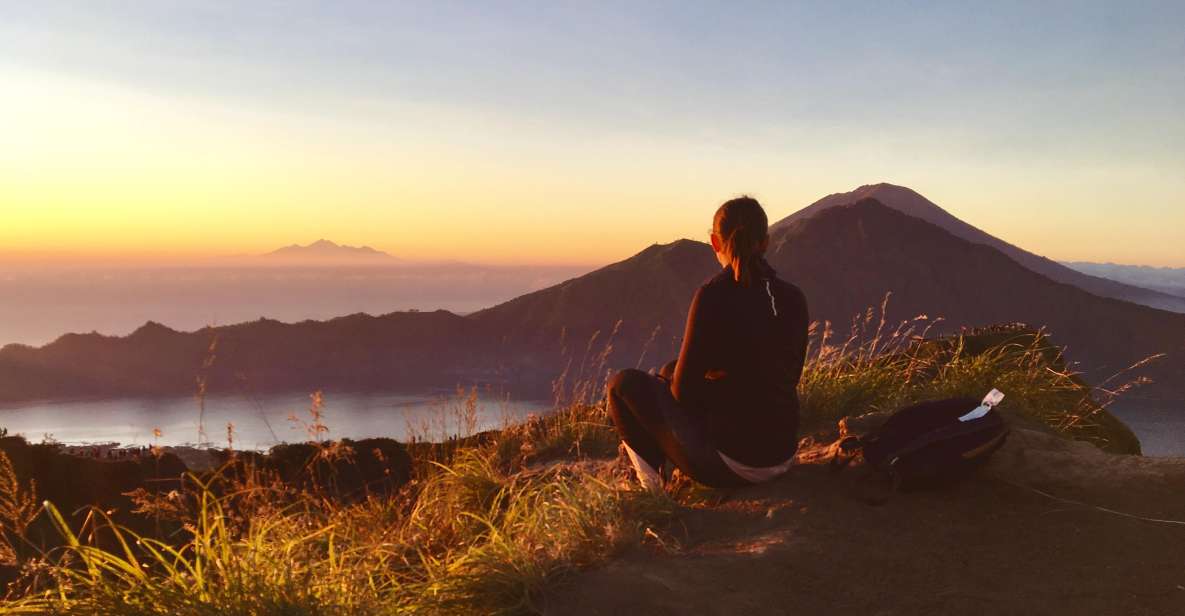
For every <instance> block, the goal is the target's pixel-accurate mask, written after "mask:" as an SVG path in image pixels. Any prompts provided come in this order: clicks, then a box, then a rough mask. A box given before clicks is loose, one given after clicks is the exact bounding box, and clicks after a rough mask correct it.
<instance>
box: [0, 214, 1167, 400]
mask: <svg viewBox="0 0 1185 616" xmlns="http://www.w3.org/2000/svg"><path fill="white" fill-rule="evenodd" d="M768 258H769V260H770V262H771V264H772V265H773V266H774V267H775V268H776V269H777V270H778V272H779V274H780V275H781V276H782V277H783V278H785V279H787V280H790V281H792V282H795V283H796V284H798V285H799V286H800V287H801V288H802V289H803V291H804V292H805V293H806V296H807V298H808V301H809V304H810V310H811V317H812V318H813V319H815V320H819V321H823V320H828V321H831V322H833V323H835V324H836V329H838V330H839V331H840V332H843V331H844V330H845V329H846V327H845V326H846V324H848V323H849V322H851V320H852V318H853V316H854V315H857V314H862V313H863V312H864V311H865V310H866V309H867V308H869V307H873V306H879V305H880V304H881V301H882V299H883V298H884V296H885V294H886V293H890V292H891V293H892V299H891V301H890V302H889V304H888V318H889V320H890V322H895V321H901V320H906V319H912V318H913V317H915V316H917V315H919V314H927V315H929V316H930V317H942V318H943V319H944V323H945V324H946V325H945V328H944V329H942V330H940V333H941V332H952V331H958V330H959V329H960V328H961V327H963V326H967V327H976V326H990V325H994V324H1000V323H1014V322H1018V321H1019V322H1024V323H1027V324H1028V325H1030V326H1034V327H1046V328H1047V329H1048V330H1049V332H1050V334H1051V335H1052V336H1053V340H1054V341H1055V342H1056V343H1058V344H1062V345H1066V346H1067V347H1068V356H1069V358H1070V359H1071V360H1073V361H1077V362H1079V364H1080V367H1081V369H1082V370H1083V371H1084V373H1085V375H1086V376H1087V378H1088V379H1089V380H1091V381H1093V382H1095V383H1099V382H1102V381H1104V380H1105V379H1106V378H1107V377H1110V376H1111V375H1112V374H1115V373H1116V372H1119V371H1121V370H1122V369H1124V368H1126V367H1128V366H1130V365H1132V364H1134V363H1136V362H1137V361H1139V360H1141V359H1143V358H1145V357H1148V356H1150V355H1153V354H1157V353H1167V354H1168V357H1167V358H1166V359H1165V360H1163V361H1161V362H1158V363H1156V364H1154V365H1153V366H1151V367H1150V368H1149V369H1147V370H1146V371H1145V372H1143V373H1142V374H1145V375H1147V376H1150V377H1151V378H1153V379H1154V380H1155V381H1156V384H1155V385H1154V386H1151V387H1148V388H1144V389H1142V390H1141V394H1142V395H1148V396H1157V397H1161V398H1169V397H1173V398H1176V399H1182V398H1185V315H1182V314H1177V313H1173V312H1168V311H1163V310H1157V309H1154V308H1150V307H1147V306H1142V305H1137V304H1133V303H1130V302H1125V301H1121V300H1118V299H1113V298H1109V297H1100V296H1098V295H1095V294H1093V293H1089V292H1087V291H1085V290H1083V289H1080V288H1078V287H1076V286H1074V285H1070V284H1065V283H1062V282H1058V281H1055V280H1052V279H1050V278H1048V277H1046V276H1043V275H1041V274H1039V273H1037V272H1034V271H1032V270H1031V269H1028V268H1026V267H1024V266H1023V265H1021V264H1020V263H1018V262H1017V261H1015V260H1014V259H1012V258H1011V257H1009V256H1008V255H1006V254H1005V253H1003V252H1001V251H1000V250H998V249H996V248H994V247H992V246H989V245H986V244H983V243H977V242H971V241H967V240H965V239H963V238H960V237H958V236H956V235H954V234H952V233H950V232H948V231H947V230H945V229H944V228H942V227H940V226H937V225H935V224H932V223H930V222H927V221H925V220H923V219H921V218H917V217H914V216H909V215H906V214H905V213H903V212H901V211H899V210H897V209H894V208H890V207H887V206H885V205H883V204H881V203H879V202H878V201H876V200H874V199H863V200H860V201H858V202H856V203H854V204H850V205H837V206H833V207H827V208H823V209H821V210H820V211H818V212H817V213H815V214H814V215H812V216H805V217H800V218H798V219H796V220H792V221H789V222H788V223H785V224H779V225H778V226H777V228H776V229H774V231H773V232H772V234H771V244H770V249H769V253H768ZM717 271H719V265H718V264H717V263H716V261H715V258H714V255H713V254H712V251H711V248H710V247H708V246H707V245H705V244H702V243H700V242H693V241H690V240H680V241H677V242H674V243H671V244H665V245H653V246H650V247H649V248H647V249H645V250H643V251H642V252H640V253H638V254H637V255H634V256H633V257H631V258H629V259H626V260H624V261H621V262H619V263H615V264H612V265H609V266H607V267H603V268H601V269H598V270H596V271H593V272H590V273H588V274H585V275H583V276H579V277H576V278H572V279H570V280H567V281H565V282H562V283H560V284H557V285H553V286H551V287H548V288H545V289H542V290H540V291H536V292H534V293H529V294H527V295H523V296H521V297H518V298H516V299H514V300H511V301H508V302H505V303H503V304H499V305H497V306H494V307H491V308H488V309H485V310H482V311H479V312H476V313H473V314H471V315H468V316H465V317H462V316H458V315H455V314H452V313H449V312H445V311H437V312H431V313H416V312H398V313H392V314H388V315H383V316H379V317H373V316H368V315H361V314H359V315H352V316H348V317H341V318H338V319H332V320H329V321H323V322H320V321H305V322H301V323H293V324H286V323H280V322H278V321H272V320H259V321H253V322H250V323H242V324H239V325H233V326H227V327H218V328H205V329H202V330H198V331H195V332H189V333H185V332H177V331H173V330H171V329H169V328H166V327H164V326H160V325H156V324H148V325H145V326H144V327H142V328H140V329H139V330H137V331H136V332H135V333H133V334H132V335H130V336H127V337H123V338H116V337H106V336H100V335H97V334H84V335H78V334H70V335H66V336H63V337H61V338H59V339H58V340H57V341H55V342H53V343H51V344H49V345H46V346H44V347H41V348H32V347H27V346H21V345H9V346H7V347H4V348H3V349H0V401H18V400H28V399H32V398H40V397H67V396H114V395H133V394H163V393H174V394H185V393H190V392H192V391H193V388H194V377H195V376H196V375H199V374H202V373H203V372H205V373H207V375H208V378H209V384H210V391H211V392H214V393H217V392H220V391H221V392H228V391H236V390H238V389H240V388H242V387H249V388H251V389H253V390H257V391H264V390H284V389H288V390H306V391H307V390H313V389H317V388H326V389H335V388H336V389H347V388H349V389H400V388H405V389H423V388H425V387H433V386H450V385H453V384H456V383H471V382H482V383H497V384H501V385H504V386H506V387H507V388H508V390H509V391H510V392H511V393H513V394H514V395H516V396H533V395H546V393H547V391H548V387H547V386H548V385H549V384H550V383H551V380H552V379H554V378H556V377H557V376H559V375H561V374H566V375H567V378H568V379H569V380H573V379H574V380H581V379H590V378H591V380H595V379H596V378H597V377H599V376H602V375H604V374H605V372H606V371H608V370H610V369H616V368H623V367H632V366H638V365H640V366H642V367H644V368H646V367H652V366H657V365H660V364H662V363H664V362H665V361H667V360H669V359H672V358H673V357H674V356H675V353H676V352H677V350H678V343H679V340H680V339H681V337H682V328H683V321H684V319H685V318H686V314H687V308H688V305H689V303H690V300H691V296H692V294H693V292H694V290H695V288H696V287H697V286H698V285H699V284H701V283H702V282H703V281H705V280H706V279H707V278H709V277H710V276H712V275H713V274H715V273H716V272H717ZM214 340H216V341H217V344H216V348H215V349H214V351H213V353H212V355H213V356H214V358H215V359H214V361H213V364H212V365H211V367H210V368H209V369H203V368H202V366H203V363H204V361H205V360H206V358H208V357H210V356H211V352H210V351H209V347H210V344H211V341H214Z"/></svg>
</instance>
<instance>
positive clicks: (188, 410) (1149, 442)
mask: <svg viewBox="0 0 1185 616" xmlns="http://www.w3.org/2000/svg"><path fill="white" fill-rule="evenodd" d="M309 405H310V400H309V397H308V395H307V394H280V395H270V396H263V397H259V398H256V399H254V400H250V399H247V398H244V397H242V396H212V397H210V398H208V399H207V400H206V410H205V416H204V425H205V431H206V441H207V442H210V443H212V444H214V445H216V446H218V445H225V444H226V425H227V423H228V422H231V423H233V424H234V439H235V446H236V447H238V448H240V449H263V448H267V447H270V446H272V445H274V444H276V443H277V442H300V441H305V440H308V438H309V436H308V434H309V433H308V426H309V424H311V423H312V418H311V416H310V414H309ZM462 407H463V401H462V399H461V398H460V397H458V396H456V395H455V394H393V393H378V394H361V393H338V394H333V393H329V394H326V395H325V398H324V407H323V408H322V422H323V423H324V424H325V425H326V426H328V428H329V432H328V433H327V435H328V437H329V438H355V439H357V438H366V437H372V436H386V437H390V438H395V439H401V440H405V439H407V438H408V437H409V436H411V435H413V434H414V435H416V436H419V437H425V436H426V437H427V438H431V439H434V440H440V439H441V438H442V437H447V436H449V435H451V434H456V433H464V432H466V431H467V430H466V427H465V426H464V425H462V424H463V422H460V421H458V418H457V416H458V414H460V413H459V411H461V410H462ZM551 408H552V405H551V404H550V403H548V402H545V401H507V400H505V399H501V398H497V397H494V396H487V397H479V398H478V400H477V414H476V428H477V429H478V430H483V429H488V428H496V427H499V426H501V425H504V424H505V423H507V422H510V421H515V420H519V419H522V418H524V417H526V416H527V415H528V414H531V413H535V414H542V413H545V412H547V411H549V410H551ZM1112 411H1113V412H1114V413H1115V415H1116V416H1117V417H1119V418H1120V419H1121V420H1123V421H1124V422H1125V423H1127V425H1128V426H1130V427H1131V428H1132V430H1133V431H1134V432H1135V433H1136V436H1138V437H1139V439H1140V443H1141V445H1142V447H1143V450H1144V454H1145V455H1154V456H1185V407H1183V408H1177V406H1176V405H1172V404H1149V403H1142V402H1137V401H1127V402H1119V403H1117V404H1116V405H1115V406H1113V407H1112ZM198 424H199V407H198V404H197V402H196V401H195V400H194V398H193V397H191V396H184V397H174V398H121V399H115V400H89V401H72V402H43V403H34V404H29V405H21V406H10V407H0V427H4V428H7V429H8V431H9V433H10V434H23V435H24V436H25V437H26V438H28V439H29V440H30V441H33V442H39V441H41V440H43V439H45V438H47V437H48V438H52V439H54V440H57V441H60V442H63V443H67V444H82V443H103V442H118V443H122V444H125V445H149V444H152V443H153V442H157V443H159V444H161V445H185V444H194V443H197V442H199V436H198ZM153 429H159V430H160V431H161V436H160V438H159V439H156V438H154V436H153Z"/></svg>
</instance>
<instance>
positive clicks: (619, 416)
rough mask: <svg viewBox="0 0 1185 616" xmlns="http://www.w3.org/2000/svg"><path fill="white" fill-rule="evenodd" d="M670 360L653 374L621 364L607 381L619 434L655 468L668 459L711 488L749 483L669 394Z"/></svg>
mask: <svg viewBox="0 0 1185 616" xmlns="http://www.w3.org/2000/svg"><path fill="white" fill-rule="evenodd" d="M673 364H674V362H671V363H669V364H667V365H666V366H664V367H663V369H662V370H661V371H660V372H659V375H658V376H654V375H651V374H647V373H645V372H642V371H641V370H622V371H621V372H618V373H617V375H616V376H614V377H613V380H611V381H610V382H609V416H610V417H612V418H613V424H614V425H615V426H617V433H618V434H619V435H621V440H623V441H625V443H626V445H629V447H630V449H633V450H634V453H636V454H638V456H639V457H641V458H642V459H643V460H645V461H646V462H647V463H648V464H650V466H652V467H654V468H655V469H656V470H657V469H660V468H662V466H663V463H664V462H666V461H668V460H669V461H671V462H673V463H674V464H675V466H676V467H678V468H679V470H681V471H683V473H685V474H687V475H688V476H690V477H691V478H692V479H694V480H696V481H698V482H700V483H702V484H704V485H708V486H712V487H715V488H731V487H739V486H746V485H751V484H750V483H749V482H748V481H746V480H744V479H742V478H741V477H739V476H738V475H737V474H736V473H734V472H732V469H731V468H729V467H728V465H726V464H725V463H724V460H722V459H721V458H720V454H719V453H718V452H717V449H716V445H715V442H714V441H713V439H712V437H711V434H710V431H709V430H708V429H707V426H706V425H705V424H704V421H703V420H702V418H700V417H699V416H697V415H695V414H694V413H689V412H688V411H687V410H685V409H683V408H682V407H680V406H679V402H678V401H677V400H675V398H674V396H672V395H671V389H670V382H669V379H670V376H671V373H672V372H673V369H674V365H673Z"/></svg>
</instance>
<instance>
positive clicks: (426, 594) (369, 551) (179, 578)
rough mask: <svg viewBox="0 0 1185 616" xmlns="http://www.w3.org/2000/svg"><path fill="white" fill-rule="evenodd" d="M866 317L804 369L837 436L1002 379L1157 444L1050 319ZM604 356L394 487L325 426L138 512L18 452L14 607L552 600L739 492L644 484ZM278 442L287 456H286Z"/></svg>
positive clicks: (1021, 407) (1129, 444)
mask: <svg viewBox="0 0 1185 616" xmlns="http://www.w3.org/2000/svg"><path fill="white" fill-rule="evenodd" d="M863 326H864V327H868V328H869V329H868V331H867V332H866V334H867V335H860V336H853V338H852V339H851V340H849V341H848V342H847V343H844V342H842V341H841V342H839V343H836V342H835V341H833V340H832V339H831V338H832V336H833V334H832V333H831V332H829V331H820V332H816V334H817V335H816V336H815V340H816V341H817V342H816V344H815V345H814V346H813V347H812V349H811V351H810V361H809V363H808V366H807V368H806V372H805V375H804V378H803V380H802V384H801V396H802V403H803V406H802V413H803V418H804V429H805V430H806V433H805V435H807V436H808V437H814V438H815V439H817V440H825V439H826V438H828V436H829V434H830V433H831V432H832V431H833V430H834V425H835V421H836V420H837V419H839V418H841V417H843V416H845V415H856V414H861V413H864V412H866V411H872V410H891V409H893V408H897V407H899V406H901V405H904V404H907V403H910V402H912V401H916V400H923V399H927V398H934V397H946V396H956V395H968V396H980V395H982V394H983V393H985V392H986V391H987V390H989V389H990V388H991V387H998V388H1000V389H1002V390H1004V391H1005V392H1007V394H1008V397H1007V398H1006V399H1005V402H1004V404H1003V407H1002V409H1003V410H1004V411H1005V412H1007V413H1008V414H1009V415H1010V416H1012V417H1014V418H1016V420H1017V421H1020V422H1024V423H1026V424H1029V425H1040V426H1042V427H1043V429H1045V430H1046V431H1050V432H1056V433H1058V434H1061V435H1064V436H1065V437H1068V438H1070V439H1076V440H1083V441H1088V442H1091V443H1094V444H1096V445H1098V446H1099V447H1100V448H1102V449H1104V450H1108V451H1112V452H1121V453H1138V452H1139V445H1138V442H1137V441H1136V440H1135V438H1134V436H1132V434H1131V432H1130V431H1128V430H1127V429H1126V428H1125V427H1124V426H1123V425H1122V424H1121V423H1119V422H1118V421H1116V420H1115V419H1114V418H1113V417H1112V416H1111V415H1110V414H1109V413H1107V411H1106V410H1105V408H1104V406H1103V405H1105V403H1106V402H1107V399H1105V398H1106V397H1105V396H1104V397H1103V398H1100V392H1099V391H1092V390H1091V389H1089V388H1087V387H1086V386H1085V385H1083V383H1082V382H1081V381H1080V380H1079V379H1078V378H1077V377H1075V376H1074V375H1073V374H1071V373H1070V372H1068V371H1067V369H1066V367H1065V366H1064V365H1063V363H1062V362H1061V360H1060V354H1059V353H1058V352H1057V351H1056V350H1055V349H1053V348H1052V347H1051V346H1050V344H1049V341H1048V340H1047V339H1046V338H1045V337H1044V336H1043V335H1041V334H1040V333H1037V332H1032V331H1027V330H1020V329H1010V328H1003V329H998V330H993V331H986V332H975V333H974V334H973V335H967V336H959V337H954V338H946V339H941V340H929V341H925V340H923V339H922V338H921V337H920V336H918V335H917V334H924V333H925V332H924V331H915V330H916V329H917V328H918V327H922V326H924V323H920V322H911V323H905V324H903V325H902V326H901V327H899V328H897V329H896V330H895V331H888V330H886V329H885V327H884V325H883V323H882V324H880V325H879V326H878V324H877V323H875V322H873V319H872V318H871V317H870V318H868V319H866V320H865V322H864V325H863ZM855 340H866V342H863V343H856V342H855ZM600 368H601V370H602V372H603V375H602V376H599V377H597V378H593V379H587V380H585V381H583V382H581V383H577V384H574V385H573V386H570V387H562V386H561V387H557V392H559V394H560V395H559V396H558V397H559V398H560V403H559V404H558V405H557V409H556V411H555V412H554V413H552V414H548V415H545V416H542V417H537V418H532V419H530V420H529V421H526V422H524V423H521V424H518V425H510V426H507V427H505V428H504V429H502V430H499V431H495V432H487V433H482V434H479V435H469V436H467V437H466V436H465V435H461V436H463V437H464V438H457V439H446V440H445V441H444V442H443V443H425V442H420V443H417V444H415V445H411V446H408V447H407V448H406V455H407V456H408V457H407V460H406V461H405V462H400V464H399V466H400V468H402V469H404V470H402V471H400V472H402V473H406V476H405V477H401V478H400V481H398V482H395V483H393V484H392V483H387V484H383V486H382V487H379V486H377V485H374V484H370V483H367V482H366V481H356V480H354V479H351V480H349V481H346V480H345V479H342V478H343V477H345V476H346V475H347V474H348V473H347V472H346V471H344V470H343V469H346V468H349V467H350V466H351V465H359V464H363V465H367V466H368V468H369V469H370V470H369V471H368V472H371V473H374V472H378V473H379V474H381V473H382V472H383V471H382V470H381V469H382V468H383V466H382V465H383V463H385V461H386V460H387V459H388V458H390V457H391V456H398V455H402V454H403V449H400V450H399V451H398V452H394V453H393V452H392V451H391V450H388V451H386V453H384V451H382V450H380V448H378V447H370V446H360V445H359V444H357V443H349V442H331V441H318V440H316V438H315V437H316V436H317V433H316V432H310V435H311V436H312V437H313V438H312V442H310V444H308V445H306V446H302V447H304V449H301V448H299V447H297V448H293V447H292V446H289V447H288V448H287V449H285V450H284V451H280V452H275V453H274V454H273V456H268V457H262V458H261V457H259V456H252V455H243V454H238V455H236V454H234V453H233V452H228V453H226V454H225V455H226V463H225V464H224V465H223V466H222V467H221V468H220V469H219V470H217V471H214V472H207V473H202V474H190V475H188V476H187V477H186V478H185V479H184V480H182V481H175V482H173V483H170V484H167V486H166V487H164V488H157V489H154V488H153V487H151V485H150V484H149V487H148V488H147V489H140V490H136V491H134V492H132V493H130V494H129V498H131V499H132V500H133V501H134V503H135V507H136V516H138V517H139V518H140V522H138V523H134V524H124V523H117V522H115V521H113V517H112V516H113V515H121V514H127V513H128V512H119V513H118V514H112V513H111V512H107V511H103V510H90V511H83V512H80V513H78V514H76V515H75V514H74V512H72V511H68V510H63V509H61V508H59V507H55V506H54V505H53V504H52V503H49V502H47V503H46V504H45V505H44V506H42V505H41V504H40V500H39V499H40V497H39V496H38V495H37V492H38V491H40V490H41V489H42V488H43V487H45V486H44V484H43V483H37V484H33V485H30V482H29V480H28V478H27V477H22V476H18V475H17V474H16V473H14V472H13V470H12V469H13V466H14V464H13V462H16V461H15V460H14V461H9V458H8V457H7V456H5V457H3V458H0V463H2V464H0V466H2V468H0V471H6V472H0V488H2V489H3V494H0V524H2V525H3V536H4V548H5V549H4V552H5V554H4V555H5V556H6V557H7V559H8V561H9V562H10V564H12V565H14V566H18V567H19V570H20V573H21V576H20V578H19V579H18V580H17V581H16V582H14V583H13V584H12V585H11V590H10V594H9V600H8V601H6V602H5V603H4V604H3V605H2V606H0V613H71V614H116V613H118V614H161V615H164V614H170V615H191V614H192V615H204V614H211V615H212V614H294V615H296V614H301V615H303V614H389V613H425V614H435V613H441V614H445V613H448V614H452V613H532V612H537V611H540V610H541V609H543V608H542V604H541V602H540V601H541V597H543V596H544V594H545V592H546V591H547V590H548V589H551V588H554V587H555V582H557V581H558V580H561V579H563V578H565V577H567V576H569V574H571V573H572V572H573V571H575V570H579V569H582V568H586V567H589V566H591V565H595V564H597V563H601V562H604V561H606V560H608V559H611V558H612V557H613V556H615V555H617V554H621V553H623V552H626V551H629V550H631V549H633V548H634V547H635V546H650V547H651V548H652V549H656V550H666V549H669V548H670V546H671V545H675V544H677V543H678V539H677V537H676V535H678V531H677V529H678V527H679V524H678V523H677V521H678V520H679V518H680V516H681V515H683V512H686V511H691V510H695V509H700V508H704V507H711V506H712V505H713V503H716V502H718V501H719V500H720V499H721V498H722V497H723V496H724V495H722V494H718V493H715V492H713V491H711V490H705V489H700V488H697V487H694V486H693V485H691V484H690V483H689V482H687V481H685V480H676V482H675V484H674V485H673V486H670V489H669V490H668V492H669V493H668V494H666V495H658V496H655V495H650V494H647V493H644V492H641V491H639V490H637V489H636V488H635V487H634V484H633V482H632V481H630V472H629V469H628V466H627V465H626V464H624V463H623V462H622V460H621V459H620V458H619V457H618V455H617V439H616V437H615V435H614V434H613V432H612V429H611V426H610V425H609V422H608V421H607V417H606V413H605V408H604V403H603V399H602V398H603V396H602V394H601V392H602V391H603V386H604V379H605V378H606V377H607V376H608V372H609V371H608V370H605V369H604V368H605V367H604V366H600ZM462 420H463V417H462V418H459V420H458V428H457V429H458V430H461V431H463V430H464V426H463V424H464V423H465V422H464V421H462ZM442 425H443V424H442ZM470 425H472V424H471V423H470ZM426 436H436V437H437V438H439V437H444V436H447V435H446V434H444V433H443V432H442V433H441V434H438V435H426ZM275 456H283V459H285V460H288V461H287V462H285V463H279V462H275V463H269V462H268V460H269V459H271V458H273V457H275ZM275 459H277V460H279V459H281V458H275ZM20 466H25V465H23V464H21V465H20ZM293 469H295V471H296V472H293ZM375 469H379V470H378V471H376V470H375ZM302 473H303V474H302ZM33 475H34V476H35V475H36V472H35V471H34V472H33ZM355 479H356V478H355ZM788 481H789V480H788ZM343 484H348V488H346V489H343ZM372 485H374V487H373V489H372V487H371V486H372ZM31 528H42V529H44V528H52V529H53V530H54V531H55V533H56V535H55V536H56V537H58V539H57V541H56V547H55V546H54V545H51V544H50V543H49V542H46V541H45V540H44V539H43V540H42V541H41V542H40V543H37V542H30V541H27V539H26V538H27V537H29V536H31V535H32V533H31V532H30V529H31ZM42 536H43V537H44V535H42Z"/></svg>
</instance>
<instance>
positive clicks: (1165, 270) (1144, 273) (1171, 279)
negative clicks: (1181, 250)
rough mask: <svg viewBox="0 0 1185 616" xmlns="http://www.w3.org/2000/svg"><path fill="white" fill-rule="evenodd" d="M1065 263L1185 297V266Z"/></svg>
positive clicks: (1120, 280) (1085, 270) (1071, 266)
mask: <svg viewBox="0 0 1185 616" xmlns="http://www.w3.org/2000/svg"><path fill="white" fill-rule="evenodd" d="M1065 265H1066V267H1069V268H1072V269H1075V270H1078V271H1080V272H1082V273H1084V274H1089V275H1091V276H1098V277H1100V278H1109V279H1111V280H1115V281H1118V282H1122V283H1125V284H1131V285H1135V286H1138V287H1143V288H1145V289H1154V290H1156V291H1161V292H1163V293H1168V294H1170V295H1176V296H1179V297H1182V298H1185V267H1152V266H1148V265H1119V264H1116V263H1088V262H1083V261H1078V262H1073V263H1065Z"/></svg>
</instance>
